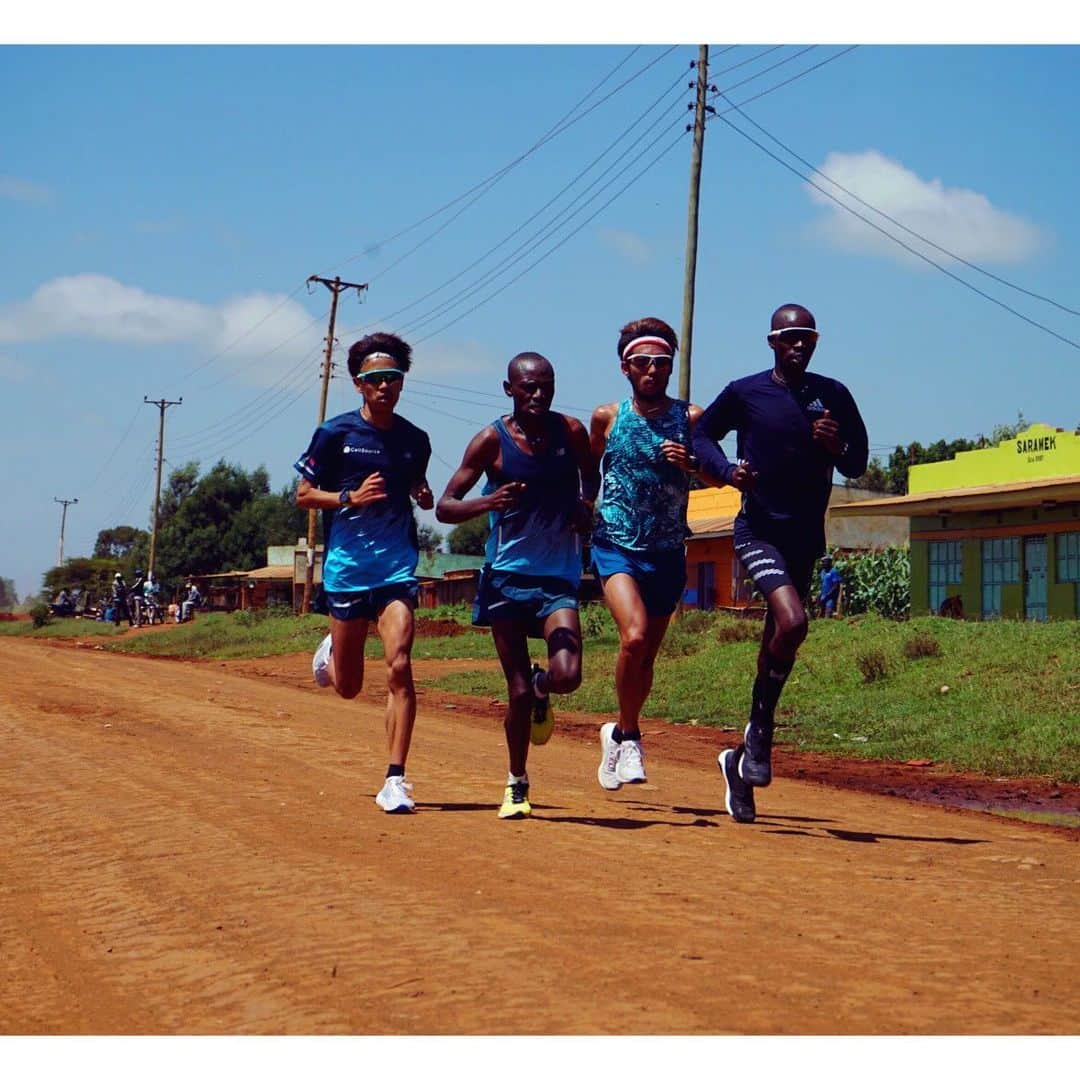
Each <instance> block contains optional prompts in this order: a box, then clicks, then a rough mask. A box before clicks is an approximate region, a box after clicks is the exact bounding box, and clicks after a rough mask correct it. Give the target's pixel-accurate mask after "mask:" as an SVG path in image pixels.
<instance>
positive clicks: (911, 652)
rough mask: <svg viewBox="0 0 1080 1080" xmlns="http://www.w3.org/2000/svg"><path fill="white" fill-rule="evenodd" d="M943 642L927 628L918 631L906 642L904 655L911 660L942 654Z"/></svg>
mask: <svg viewBox="0 0 1080 1080" xmlns="http://www.w3.org/2000/svg"><path fill="white" fill-rule="evenodd" d="M940 655H941V642H940V641H938V639H937V638H936V637H934V635H933V634H931V633H929V632H928V631H926V630H919V631H917V632H916V633H915V634H914V635H913V636H912V637H909V638H908V639H907V641H905V642H904V656H906V657H907V658H908V659H909V660H921V659H923V658H924V657H927V656H940Z"/></svg>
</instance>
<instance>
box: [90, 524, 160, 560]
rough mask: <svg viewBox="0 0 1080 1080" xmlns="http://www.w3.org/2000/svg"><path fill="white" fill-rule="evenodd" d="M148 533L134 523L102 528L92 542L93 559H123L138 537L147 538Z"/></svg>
mask: <svg viewBox="0 0 1080 1080" xmlns="http://www.w3.org/2000/svg"><path fill="white" fill-rule="evenodd" d="M149 536H150V534H149V533H148V532H146V531H145V530H143V529H136V528H135V526H134V525H114V526H113V527H112V528H111V529H102V530H101V532H99V533H98V534H97V542H96V543H95V544H94V556H93V557H94V558H95V559H123V558H125V557H126V556H127V555H128V554H130V552H131V549H132V547H133V546H134V545H135V544H136V542H138V540H139V539H140V538H146V539H148V538H149Z"/></svg>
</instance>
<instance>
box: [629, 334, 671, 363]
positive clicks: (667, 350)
mask: <svg viewBox="0 0 1080 1080" xmlns="http://www.w3.org/2000/svg"><path fill="white" fill-rule="evenodd" d="M638 345H663V346H664V353H663V355H665V356H668V357H670V356H671V354H672V353H671V342H670V341H666V340H665V339H664V338H662V337H656V336H655V335H653V334H644V335H643V336H641V337H636V338H632V339H631V340H630V341H628V342H627V343H626V348H624V349H623V351H622V358H623V359H624V360H629V359H630V357H631V356H633V355H635V354H634V349H635V348H636V347H637V346H638ZM649 355H650V356H655V355H656V354H655V353H650V354H649Z"/></svg>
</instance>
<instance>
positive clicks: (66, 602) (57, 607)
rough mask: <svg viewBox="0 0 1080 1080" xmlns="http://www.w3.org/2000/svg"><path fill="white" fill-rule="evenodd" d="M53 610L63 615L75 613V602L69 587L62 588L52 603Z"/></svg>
mask: <svg viewBox="0 0 1080 1080" xmlns="http://www.w3.org/2000/svg"><path fill="white" fill-rule="evenodd" d="M52 609H53V612H54V613H55V614H56V615H59V616H61V617H63V616H66V615H73V614H74V613H75V602H74V601H73V600H72V599H71V593H69V592H68V591H67V589H61V590H60V591H59V592H58V593H57V594H56V599H55V600H54V601H53V603H52Z"/></svg>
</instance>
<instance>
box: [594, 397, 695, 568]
mask: <svg viewBox="0 0 1080 1080" xmlns="http://www.w3.org/2000/svg"><path fill="white" fill-rule="evenodd" d="M689 413H690V406H689V405H688V404H687V402H685V401H673V402H672V403H671V407H670V408H669V409H668V410H667V412H665V413H664V414H663V415H662V416H656V417H651V418H646V417H644V416H641V415H640V414H639V413H637V412H635V411H634V406H633V404H632V402H631V400H630V399H629V398H627V399H626V400H625V401H622V402H620V403H619V411H618V412H617V413H616V414H615V420H614V422H613V423H612V425H611V430H610V431H609V432H608V436H607V443H606V446H605V449H604V460H603V462H602V467H603V471H604V483H603V487H602V488H601V502H600V522H599V524H598V525H597V526H596V530H595V532H594V534H593V539H594V541H597V542H599V543H602V544H608V545H615V546H616V547H621V548H626V549H628V550H629V551H673V550H675V549H682V548H683V546H684V545H685V543H686V538H687V536H689V535H690V530H689V529H688V528H687V527H686V504H687V501H688V499H689V495H690V475H689V473H685V472H683V471H682V469H680V468H678V467H677V466H675V465H672V464H671V463H670V462H669V461H666V460H665V459H664V456H663V454H662V453H661V452H660V444H661V443H662V442H664V440H666V439H669V440H671V442H677V443H680V444H681V445H682V446H685V447H689V446H690V417H689Z"/></svg>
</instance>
